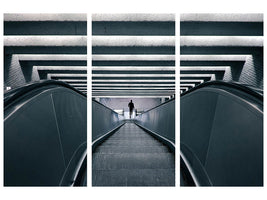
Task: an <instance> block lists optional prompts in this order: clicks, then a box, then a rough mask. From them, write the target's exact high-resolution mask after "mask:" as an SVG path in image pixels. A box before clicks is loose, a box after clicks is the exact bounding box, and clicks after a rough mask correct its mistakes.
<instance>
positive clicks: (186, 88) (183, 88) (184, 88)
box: [180, 87, 188, 91]
mask: <svg viewBox="0 0 267 200" xmlns="http://www.w3.org/2000/svg"><path fill="white" fill-rule="evenodd" d="M180 90H185V91H187V90H188V87H180Z"/></svg>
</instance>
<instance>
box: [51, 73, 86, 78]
mask: <svg viewBox="0 0 267 200" xmlns="http://www.w3.org/2000/svg"><path fill="white" fill-rule="evenodd" d="M51 77H60V78H62V77H75V78H76V77H82V78H84V77H85V78H87V74H50V73H49V74H47V78H48V79H51Z"/></svg>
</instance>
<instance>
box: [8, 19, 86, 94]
mask: <svg viewBox="0 0 267 200" xmlns="http://www.w3.org/2000/svg"><path fill="white" fill-rule="evenodd" d="M4 48H5V54H10V55H12V56H16V57H17V58H18V59H19V65H20V67H21V71H22V72H23V73H24V75H25V76H26V75H27V73H26V72H27V71H30V73H36V74H35V80H38V79H54V80H61V81H65V82H67V83H69V84H70V85H72V86H73V87H75V88H76V89H78V90H80V91H82V92H85V93H86V92H87V76H86V74H87V15H86V14H5V15H4ZM36 77H38V78H36ZM30 81H32V79H31V77H30V78H28V79H27V82H30Z"/></svg>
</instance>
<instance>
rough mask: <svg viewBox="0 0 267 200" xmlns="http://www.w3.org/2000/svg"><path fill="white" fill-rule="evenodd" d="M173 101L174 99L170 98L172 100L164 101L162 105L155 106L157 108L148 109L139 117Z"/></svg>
mask: <svg viewBox="0 0 267 200" xmlns="http://www.w3.org/2000/svg"><path fill="white" fill-rule="evenodd" d="M174 100H175V97H174V98H172V99H169V100H167V101H165V102H163V103H161V104H159V105H157V106H155V107H153V108H150V109H148V110H146V111H144V112H142V113H141V114H140V115H142V114H144V113H147V112H149V111H151V110H154V109H156V108H157V107H160V106H162V105H164V104H167V103H170V102H171V101H174Z"/></svg>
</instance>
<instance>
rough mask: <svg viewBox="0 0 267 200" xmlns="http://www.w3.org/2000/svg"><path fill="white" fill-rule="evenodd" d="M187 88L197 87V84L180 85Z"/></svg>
mask: <svg viewBox="0 0 267 200" xmlns="http://www.w3.org/2000/svg"><path fill="white" fill-rule="evenodd" d="M186 86H189V87H195V84H180V87H186Z"/></svg>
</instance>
